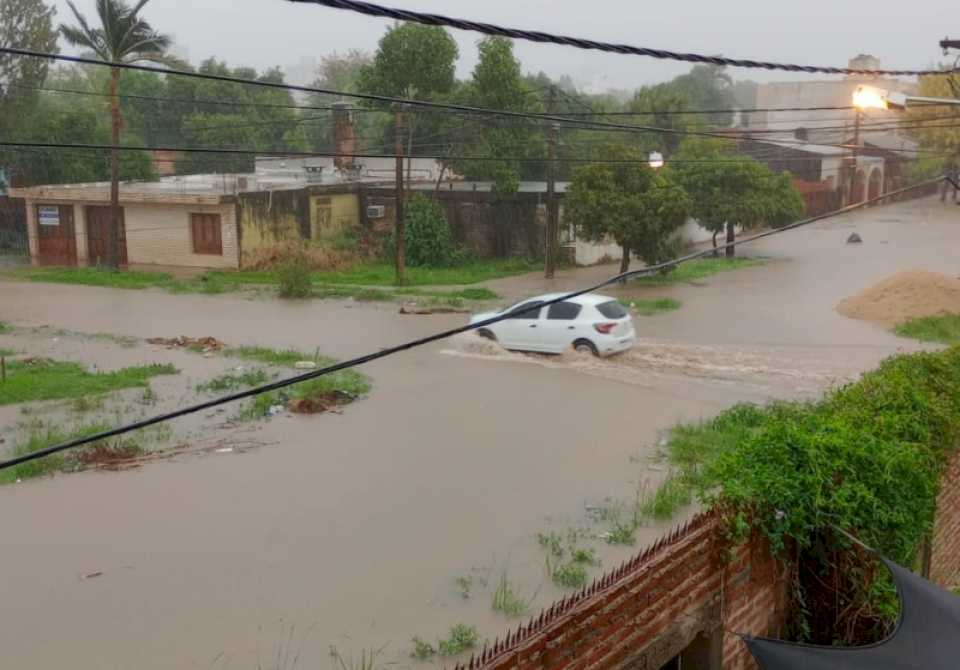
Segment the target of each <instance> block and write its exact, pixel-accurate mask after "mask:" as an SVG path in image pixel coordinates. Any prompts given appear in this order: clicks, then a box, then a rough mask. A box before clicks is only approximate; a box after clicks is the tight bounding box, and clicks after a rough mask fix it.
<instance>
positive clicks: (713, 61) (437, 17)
mask: <svg viewBox="0 0 960 670" xmlns="http://www.w3.org/2000/svg"><path fill="white" fill-rule="evenodd" d="M289 1H290V2H296V3H300V4H312V5H322V6H324V7H330V8H331V9H344V10H348V11H351V12H357V13H359V14H365V15H367V16H375V17H379V18H385V19H396V20H397V21H411V22H413V23H422V24H425V25H428V26H445V27H448V28H457V29H458V30H469V31H472V32H476V33H482V34H484V35H494V36H499V37H509V38H510V39H516V40H527V41H529V42H539V43H540V44H559V45H560V46H568V47H576V48H578V49H588V50H592V51H604V52H607V53H615V54H626V55H632V56H647V57H650V58H657V59H659V60H674V61H682V62H685V63H704V64H707V65H721V66H726V65H729V66H731V67H742V68H752V69H761V70H784V71H786V72H808V73H811V74H812V73H823V74H853V75H864V76H889V77H894V76H901V77H910V76H923V75H940V74H952V73H954V72H957V71H958V70H956V69H951V70H867V69H860V68H848V67H822V66H819V65H797V64H794V63H775V62H769V61H760V60H747V59H739V58H725V57H723V56H706V55H703V54H695V53H681V52H677V51H666V50H664V49H653V48H650V47H638V46H631V45H629V44H613V43H610V42H598V41H596V40H590V39H584V38H582V37H568V36H565V35H552V34H550V33H545V32H540V31H536V30H520V29H518V28H505V27H503V26H498V25H494V24H492V23H481V22H478V21H470V20H467V19H456V18H452V17H449V16H444V15H442V14H427V13H424V12H414V11H411V10H408V9H394V8H391V7H384V6H383V5H377V4H374V3H372V2H361V1H359V0H289Z"/></svg>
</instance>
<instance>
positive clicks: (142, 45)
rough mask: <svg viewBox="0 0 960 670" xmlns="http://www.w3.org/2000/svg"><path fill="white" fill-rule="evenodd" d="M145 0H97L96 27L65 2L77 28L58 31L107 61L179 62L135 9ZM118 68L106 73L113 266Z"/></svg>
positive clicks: (112, 261) (113, 256) (113, 257)
mask: <svg viewBox="0 0 960 670" xmlns="http://www.w3.org/2000/svg"><path fill="white" fill-rule="evenodd" d="M148 1H149V0H138V2H137V4H135V5H134V6H133V7H130V6H128V5H127V4H126V3H125V2H123V0H97V16H98V17H99V19H100V26H99V27H96V28H94V27H93V26H91V25H90V23H89V22H88V21H87V19H86V17H85V16H84V15H83V14H81V13H80V11H79V10H78V9H77V7H76V5H74V4H73V2H72V0H67V5H68V6H69V7H70V10H71V11H72V12H73V15H74V17H75V18H76V20H77V23H78V24H79V27H74V26H68V25H65V24H61V26H60V32H61V33H62V34H63V36H64V38H65V39H66V40H67V42H69V43H70V44H72V45H74V46H79V47H83V48H86V49H90V50H91V51H93V53H94V54H95V55H96V56H97V58H99V59H100V60H103V61H106V62H109V63H136V62H140V61H150V62H155V63H163V64H171V65H173V64H179V61H177V60H176V59H174V58H173V57H171V56H170V55H168V54H167V49H168V48H169V47H170V38H169V37H168V36H167V35H162V34H160V33H158V32H157V31H156V30H154V29H153V27H152V26H151V25H150V24H149V23H147V22H146V21H145V20H143V19H141V18H140V16H139V12H140V10H141V9H143V6H144V5H146V4H147V2H148ZM120 74H121V69H120V68H117V67H114V68H111V76H110V116H111V134H110V139H111V144H112V145H113V146H114V148H113V149H112V150H111V152H110V206H111V208H112V211H113V217H112V218H113V221H112V225H111V233H112V234H111V235H110V244H109V245H107V258H106V260H107V264H108V265H110V266H113V267H116V265H117V261H118V258H119V256H118V253H117V252H118V246H117V245H118V234H117V233H118V231H119V221H120V204H119V201H120V151H119V150H118V149H117V148H116V147H117V146H118V145H119V144H120V131H121V129H122V128H123V115H122V112H121V110H120V98H119V97H118V93H119V89H120Z"/></svg>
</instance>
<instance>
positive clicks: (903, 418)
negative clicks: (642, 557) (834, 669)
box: [668, 347, 960, 644]
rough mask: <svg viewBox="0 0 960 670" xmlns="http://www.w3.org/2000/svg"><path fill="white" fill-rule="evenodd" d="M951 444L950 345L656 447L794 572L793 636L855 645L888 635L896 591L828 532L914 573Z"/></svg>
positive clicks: (955, 386)
mask: <svg viewBox="0 0 960 670" xmlns="http://www.w3.org/2000/svg"><path fill="white" fill-rule="evenodd" d="M958 438H960V348H958V347H954V348H951V349H948V350H946V351H943V352H937V353H917V354H911V355H902V356H895V357H893V358H890V359H887V360H886V361H884V362H883V363H882V364H881V365H880V367H879V368H878V369H877V370H874V371H872V372H869V373H867V374H865V375H863V376H862V377H861V379H860V380H858V381H856V382H854V383H851V384H848V385H846V386H844V387H842V388H840V389H838V390H835V391H833V392H831V393H829V394H828V395H827V396H826V397H825V398H824V399H823V400H821V401H820V402H816V403H776V404H773V405H771V406H769V407H767V408H756V407H748V406H740V407H735V408H733V409H731V410H728V411H727V412H725V413H724V414H722V415H720V416H719V417H718V418H717V419H714V420H713V421H711V422H708V423H707V424H705V425H704V426H700V427H691V428H681V429H678V430H676V431H674V435H673V439H672V440H671V442H670V444H669V445H668V451H669V454H670V459H671V461H672V463H673V464H674V466H675V467H677V468H678V473H679V474H678V476H679V477H681V478H683V479H684V480H685V481H686V482H687V483H688V485H691V486H695V487H696V488H697V489H698V490H699V495H700V497H701V500H702V501H704V502H705V503H706V504H707V505H710V506H713V507H716V508H720V509H722V510H725V511H726V512H728V513H729V515H730V518H731V520H732V521H733V527H737V528H741V529H742V528H745V527H747V524H749V526H751V527H753V528H754V529H757V530H759V531H760V532H762V533H763V534H764V535H765V536H766V537H767V538H768V539H769V540H770V542H771V545H772V547H773V549H774V551H775V552H776V553H777V554H778V555H779V556H781V557H782V558H783V559H784V560H785V562H786V563H787V564H789V565H790V566H792V568H791V570H792V572H793V579H794V583H795V587H794V595H795V602H794V608H793V609H794V614H795V615H796V616H795V621H794V626H793V628H792V630H793V631H794V634H795V635H796V636H797V637H798V638H799V639H802V640H804V641H811V642H816V643H820V644H862V643H866V642H871V641H876V640H878V639H881V638H883V637H884V636H885V635H886V634H887V633H888V632H889V631H890V630H891V628H892V625H893V623H894V620H895V617H896V612H897V600H896V594H895V591H894V589H893V588H892V584H891V582H890V579H889V576H888V575H887V574H886V572H885V571H884V570H883V569H882V568H879V567H878V564H877V563H876V562H875V561H871V560H868V558H867V557H865V556H863V555H861V554H859V553H858V552H857V550H856V549H855V547H851V545H850V543H848V542H847V541H846V540H845V539H844V537H843V535H842V533H841V532H839V531H840V530H843V531H849V532H851V533H853V534H855V535H857V536H859V537H860V538H861V539H862V540H863V541H864V542H866V543H867V544H869V545H871V546H872V547H874V548H876V549H877V550H879V551H880V552H881V553H882V554H883V555H885V556H887V557H889V558H891V559H893V560H894V561H897V562H898V563H901V564H903V565H907V566H912V565H914V564H915V562H916V561H917V557H918V554H919V550H920V547H921V545H922V544H923V542H924V540H925V538H927V537H928V536H929V533H930V532H931V531H932V528H933V519H934V511H935V507H936V498H937V494H938V492H939V487H940V477H941V475H942V472H943V468H944V464H945V462H946V460H947V457H948V456H949V455H950V454H951V453H952V452H953V451H954V450H955V449H956V448H957V447H958V446H960V441H958Z"/></svg>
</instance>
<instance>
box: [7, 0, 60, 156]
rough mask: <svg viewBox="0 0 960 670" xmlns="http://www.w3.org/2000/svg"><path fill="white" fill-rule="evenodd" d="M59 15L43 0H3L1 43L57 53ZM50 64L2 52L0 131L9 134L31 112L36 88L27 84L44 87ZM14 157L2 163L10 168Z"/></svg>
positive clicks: (42, 59) (45, 61) (42, 60)
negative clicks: (17, 122) (54, 23)
mask: <svg viewBox="0 0 960 670" xmlns="http://www.w3.org/2000/svg"><path fill="white" fill-rule="evenodd" d="M55 14H56V10H55V9H54V8H53V7H48V6H47V5H45V4H44V3H43V2H42V1H41V0H3V2H0V46H2V47H19V48H22V49H34V50H36V51H44V52H47V53H56V52H57V51H58V49H57V31H56V30H55V29H54V27H53V17H54V15H55ZM49 64H50V61H48V60H46V59H44V58H23V57H22V56H14V55H11V54H3V55H0V134H3V135H5V134H7V133H9V132H10V130H11V127H12V125H13V124H14V123H15V122H16V120H17V119H18V117H21V116H23V115H26V114H27V110H28V109H29V107H30V105H31V104H33V103H34V102H35V101H36V99H37V96H36V91H30V90H29V89H28V88H25V87H36V86H40V85H41V84H42V83H43V80H44V79H45V78H46V76H47V68H48V67H49ZM8 153H11V154H12V153H13V152H8ZM14 158H15V157H14V156H10V157H9V158H2V159H0V165H3V166H4V167H9V166H10V164H11V163H12V162H14Z"/></svg>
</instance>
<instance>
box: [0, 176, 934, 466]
mask: <svg viewBox="0 0 960 670" xmlns="http://www.w3.org/2000/svg"><path fill="white" fill-rule="evenodd" d="M945 178H946V176H945V175H941V176H939V177H937V178H935V179H929V180H927V181H925V182H921V183H919V184H914V185H913V186H907V187H905V188H901V189H897V190H896V191H891V192H890V193H885V194H884V195H881V196H878V197H876V198H870V199H868V200H865V201H863V202H860V203H857V204H854V205H848V206H846V207H842V208H841V209H838V210H835V211H833V212H827V213H826V214H820V215H818V216H813V217H810V218H807V219H801V220H800V221H795V222H793V223H791V224H788V225H786V226H783V227H782V228H775V229H773V230H766V231H764V232H762V233H757V234H756V235H751V236H750V237H745V238H742V239H739V240H736V241H734V242H727V243H726V244H722V245H719V246H718V247H716V249H713V248H708V249H704V250H703V251H697V252H694V253H690V254H686V255H685V256H680V257H679V258H675V259H673V260H670V261H666V262H664V263H657V264H655V265H651V266H648V267H645V268H641V269H639V270H631V271H629V272H623V273H620V274H618V275H614V276H613V277H610V278H609V279H605V280H603V281H602V282H600V283H598V284H594V285H593V286H589V287H587V288H582V289H578V290H576V291H573V292H571V293H567V294H565V295H562V296H560V297H557V298H552V299H550V300H546V301H544V302H542V303H539V304H538V305H536V306H535V307H529V308H527V309H520V310H513V311H510V312H504V313H501V314H498V315H497V316H494V317H491V318H489V319H484V320H483V321H478V322H476V323H468V324H466V325H463V326H460V327H458V328H451V329H449V330H444V331H441V332H439V333H434V334H433V335H428V336H426V337H421V338H417V339H415V340H410V341H409V342H404V343H403V344H398V345H395V346H392V347H387V348H386V349H381V350H380V351H377V352H373V353H369V354H366V355H364V356H358V357H356V358H352V359H350V360H347V361H343V362H341V363H335V364H333V365H329V366H327V367H325V368H321V369H319V370H311V371H310V372H305V373H303V374H300V375H294V376H293V377H288V378H287V379H281V380H279V381H276V382H272V383H269V384H264V385H262V386H257V387H255V388H252V389H247V390H246V391H239V392H237V393H231V394H229V395H226V396H223V397H221V398H215V399H213V400H207V401H205V402H202V403H198V404H196V405H191V406H189V407H184V408H181V409H178V410H174V411H171V412H165V413H163V414H157V415H156V416H152V417H149V418H147V419H142V420H140V421H135V422H133V423H130V424H127V425H125V426H118V427H116V428H111V429H109V430H104V431H100V432H99V433H94V434H93V435H88V436H86V437H81V438H76V439H73V440H69V441H67V442H64V443H62V444H57V445H54V446H52V447H47V448H45V449H40V450H38V451H35V452H32V453H29V454H23V455H21V456H16V457H14V458H11V459H8V460H6V461H3V462H0V470H6V469H9V468H12V467H14V466H17V465H21V464H23V463H28V462H30V461H35V460H38V459H41V458H46V457H47V456H52V455H54V454H58V453H60V452H63V451H67V450H68V449H75V448H77V447H82V446H84V445H86V444H91V443H93V442H97V441H99V440H106V439H110V438H111V437H117V436H119V435H124V434H126V433H129V432H132V431H134V430H139V429H141V428H147V427H149V426H153V425H156V424H158V423H163V422H165V421H172V420H173V419H178V418H180V417H183V416H187V415H190V414H196V413H197V412H202V411H203V410H206V409H211V408H213V407H218V406H220V405H225V404H227V403H231V402H235V401H237V400H245V399H247V398H252V397H254V396H258V395H262V394H264V393H270V392H271V391H278V390H280V389H282V388H286V387H288V386H293V385H294V384H299V383H302V382H306V381H310V380H311V379H317V378H318V377H323V376H325V375H330V374H333V373H334V372H340V371H342V370H349V369H351V368H355V367H358V366H360V365H365V364H366V363H370V362H372V361H375V360H379V359H381V358H386V357H388V356H393V355H394V354H398V353H401V352H403V351H407V350H409V349H414V348H417V347H422V346H424V345H426V344H430V343H431V342H436V341H438V340H444V339H447V338H449V337H453V336H454V335H459V334H461V333H467V332H470V331H473V330H479V329H481V328H485V327H487V326H492V325H493V324H495V323H498V322H500V321H504V320H506V319H509V318H511V317H515V316H517V315H519V314H525V313H527V312H531V311H533V310H534V309H541V308H543V307H547V306H550V305H555V304H556V303H558V302H563V301H565V300H570V299H571V298H576V297H577V296H581V295H584V294H585V293H591V292H593V291H596V290H598V289H601V288H603V287H605V286H609V285H611V284H615V283H617V282H620V281H624V280H627V279H633V278H635V277H641V276H644V275H650V274H654V273H657V272H662V271H664V270H669V269H672V268H675V267H677V266H678V265H680V264H682V263H687V262H689V261H692V260H696V259H698V258H704V257H706V256H709V255H712V254H714V253H718V252H720V251H723V250H726V249H733V248H735V247H738V246H740V245H742V244H749V243H750V242H755V241H756V240H759V239H763V238H765V237H772V236H774V235H779V234H781V233H785V232H787V231H789V230H794V229H796V228H800V227H802V226H807V225H810V224H811V223H816V222H817V221H823V220H824V219H829V218H831V217H834V216H838V215H840V214H846V213H847V212H852V211H854V210H858V209H861V208H863V207H867V206H869V205H873V204H876V203H878V202H880V201H882V200H886V199H888V198H892V197H895V196H898V195H901V194H903V193H907V192H910V191H913V190H916V189H920V188H924V187H926V186H930V185H932V184H936V183H938V182H941V181H943V180H944V179H945Z"/></svg>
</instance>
